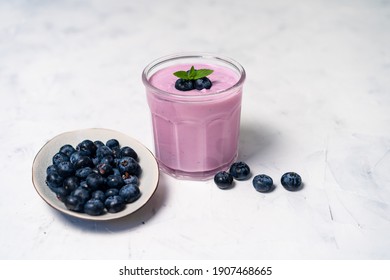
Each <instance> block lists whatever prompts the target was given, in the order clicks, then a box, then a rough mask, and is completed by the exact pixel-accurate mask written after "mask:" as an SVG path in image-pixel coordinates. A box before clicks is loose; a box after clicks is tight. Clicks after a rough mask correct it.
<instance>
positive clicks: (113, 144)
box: [106, 139, 119, 149]
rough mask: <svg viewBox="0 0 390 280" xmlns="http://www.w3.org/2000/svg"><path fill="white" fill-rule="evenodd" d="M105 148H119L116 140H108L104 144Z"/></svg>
mask: <svg viewBox="0 0 390 280" xmlns="http://www.w3.org/2000/svg"><path fill="white" fill-rule="evenodd" d="M106 146H107V147H109V148H110V149H112V148H115V147H119V141H118V140H117V139H110V140H108V141H107V142H106Z"/></svg>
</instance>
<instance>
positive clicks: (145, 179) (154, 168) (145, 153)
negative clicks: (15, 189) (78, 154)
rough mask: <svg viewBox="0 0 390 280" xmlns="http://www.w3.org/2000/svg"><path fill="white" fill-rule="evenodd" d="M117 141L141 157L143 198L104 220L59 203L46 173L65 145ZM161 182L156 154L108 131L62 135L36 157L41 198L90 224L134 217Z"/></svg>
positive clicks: (35, 180) (35, 179)
mask: <svg viewBox="0 0 390 280" xmlns="http://www.w3.org/2000/svg"><path fill="white" fill-rule="evenodd" d="M113 138H115V139H117V140H118V141H119V143H120V145H121V146H129V147H131V148H133V149H134V150H135V151H136V153H137V154H138V157H139V164H140V166H141V168H142V174H141V176H140V178H139V179H140V186H139V187H140V190H141V197H140V198H139V199H138V200H136V201H135V202H133V203H129V204H126V208H125V209H124V210H123V211H120V212H118V213H105V214H103V215H101V216H91V215H88V214H85V213H78V212H74V211H70V210H68V209H67V208H66V207H65V205H64V203H62V202H61V201H60V200H58V199H57V197H56V195H55V194H54V193H53V192H52V191H51V190H50V189H49V187H48V186H47V185H46V182H45V181H46V169H47V167H48V166H49V165H51V164H52V157H53V155H54V154H55V153H57V152H58V151H59V150H60V148H61V147H62V146H63V145H65V144H71V145H72V146H73V147H76V146H77V144H78V143H80V142H81V141H83V140H85V139H90V140H92V141H95V140H100V141H102V142H103V143H106V141H107V140H109V139H113ZM158 180H159V169H158V164H157V161H156V159H155V157H154V156H153V154H152V153H151V152H150V151H149V150H148V149H147V148H146V147H145V146H143V145H142V144H141V143H140V142H138V141H137V140H135V139H133V138H131V137H129V136H127V135H125V134H122V133H120V132H117V131H113V130H108V129H99V128H91V129H85V130H77V131H70V132H65V133H62V134H60V135H58V136H56V137H54V138H53V139H51V140H50V141H48V142H47V143H46V144H45V145H44V146H43V147H42V148H41V150H40V151H39V152H38V154H37V155H36V156H35V159H34V162H33V166H32V181H33V184H34V187H35V189H36V191H37V192H38V194H39V195H40V196H41V197H42V198H43V200H45V201H46V202H47V203H48V204H49V205H50V206H52V207H53V208H55V209H57V210H59V211H61V212H63V213H65V214H68V215H70V216H74V217H78V218H82V219H87V220H112V219H117V218H121V217H124V216H127V215H129V214H131V213H134V212H135V211H137V210H138V209H139V208H141V207H142V206H143V205H145V204H146V203H147V202H148V201H149V199H150V198H151V197H152V195H153V194H154V192H155V191H156V189H157V186H158Z"/></svg>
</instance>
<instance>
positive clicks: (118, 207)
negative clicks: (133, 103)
mask: <svg viewBox="0 0 390 280" xmlns="http://www.w3.org/2000/svg"><path fill="white" fill-rule="evenodd" d="M104 205H105V206H106V209H107V211H108V212H110V213H117V212H119V211H122V210H123V209H124V208H125V206H126V205H125V202H124V200H123V198H122V197H121V196H119V195H114V196H109V197H107V198H106V200H105V202H104Z"/></svg>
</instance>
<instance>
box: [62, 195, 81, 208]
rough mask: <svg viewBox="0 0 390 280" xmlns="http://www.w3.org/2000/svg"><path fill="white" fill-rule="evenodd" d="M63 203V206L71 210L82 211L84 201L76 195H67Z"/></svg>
mask: <svg viewBox="0 0 390 280" xmlns="http://www.w3.org/2000/svg"><path fill="white" fill-rule="evenodd" d="M64 203H65V207H66V208H67V209H69V210H71V211H76V212H82V211H83V210H84V209H83V208H84V203H83V201H82V199H81V198H80V197H78V196H74V195H68V196H67V197H66V198H65V201H64Z"/></svg>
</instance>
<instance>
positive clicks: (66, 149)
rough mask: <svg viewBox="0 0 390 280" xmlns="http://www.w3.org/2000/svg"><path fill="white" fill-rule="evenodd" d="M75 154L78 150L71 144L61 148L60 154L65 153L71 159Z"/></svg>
mask: <svg viewBox="0 0 390 280" xmlns="http://www.w3.org/2000/svg"><path fill="white" fill-rule="evenodd" d="M74 152H76V149H75V148H73V146H72V145H70V144H66V145H64V146H62V147H61V148H60V153H63V154H65V155H67V156H68V157H70V156H71V155H72V154H73V153H74Z"/></svg>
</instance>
